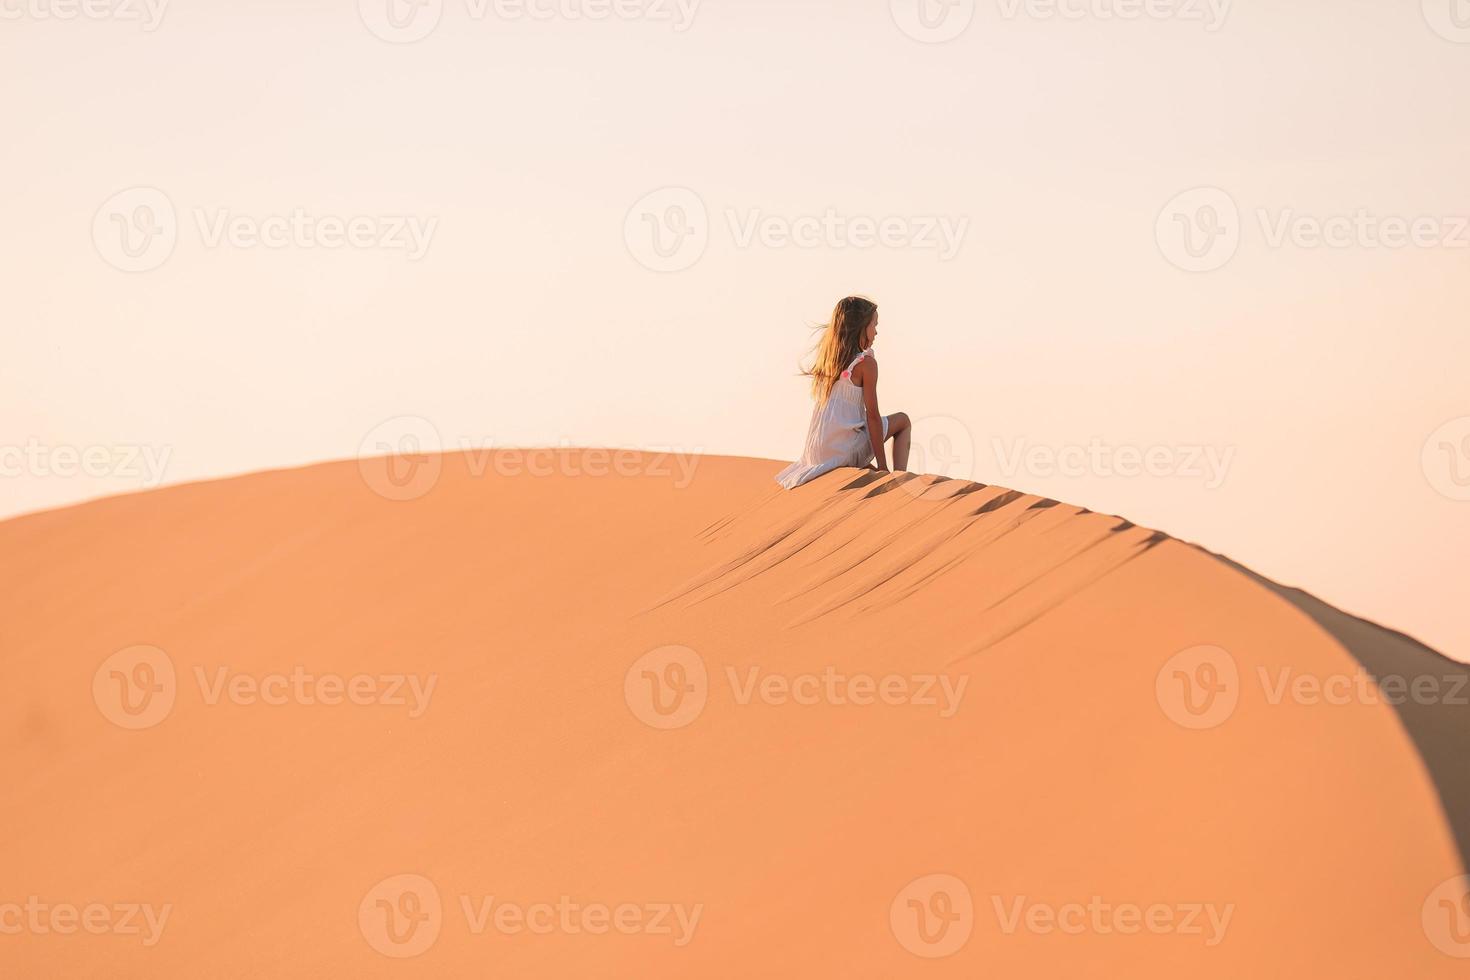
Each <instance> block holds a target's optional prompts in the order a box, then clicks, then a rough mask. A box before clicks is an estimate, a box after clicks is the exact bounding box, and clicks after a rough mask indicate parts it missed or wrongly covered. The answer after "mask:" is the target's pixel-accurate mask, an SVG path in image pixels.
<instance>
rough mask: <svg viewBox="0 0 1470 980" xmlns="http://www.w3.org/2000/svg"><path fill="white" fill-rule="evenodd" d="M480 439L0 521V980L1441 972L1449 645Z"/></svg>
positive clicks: (894, 491) (1158, 562)
mask: <svg viewBox="0 0 1470 980" xmlns="http://www.w3.org/2000/svg"><path fill="white" fill-rule="evenodd" d="M506 461H507V457H506V456H501V457H497V458H495V459H494V460H493V461H487V460H486V459H485V458H484V457H478V458H477V457H474V456H462V455H456V456H447V457H444V458H443V459H442V460H438V459H436V460H434V461H433V465H432V466H431V467H429V468H428V469H424V470H415V469H409V470H407V471H402V470H400V469H398V468H397V466H396V464H397V462H399V461H391V460H378V461H367V462H364V463H362V464H359V463H357V462H347V463H334V464H328V465H323V466H317V467H312V468H309V469H303V470H294V471H285V472H273V473H265V474H258V475H253V476H249V477H244V478H240V479H233V480H226V481H220V482H215V483H206V484H195V485H189V486H180V487H172V488H167V489H164V490H160V491H154V492H150V493H145V494H140V495H134V496H127V497H118V498H112V499H107V500H102V501H98V502H94V503H91V504H87V505H84V506H80V507H75V508H70V509H67V510H62V511H55V512H49V513H43V514H37V515H32V516H28V517H24V518H20V519H16V520H12V521H9V522H6V523H4V524H0V555H3V556H4V560H3V562H0V639H3V643H0V650H3V653H4V657H5V668H6V673H7V676H8V677H9V678H10V683H8V684H6V685H5V686H4V689H3V693H0V705H3V711H0V718H3V719H4V723H5V725H6V743H5V744H6V747H7V752H6V759H7V766H6V772H7V790H8V792H7V794H6V800H7V805H6V806H4V807H3V808H0V868H3V873H0V929H3V930H4V931H3V932H0V975H4V976H6V977H25V978H30V977H50V976H58V977H59V976H65V977H87V976H96V977H149V978H157V977H190V978H193V977H237V976H238V977H246V976H248V977H323V976H355V977H436V978H438V977H459V976H465V977H469V976H475V977H480V976H511V977H531V976H544V977H557V978H560V977H571V976H616V977H659V976H669V977H675V976H677V977H704V976H708V977H748V976H803V977H807V976H842V977H898V976H916V975H928V976H956V977H960V976H963V977H974V976H1036V977H1052V976H1066V977H1114V976H1147V977H1152V976H1158V977H1173V976H1180V975H1185V976H1197V977H1238V976H1243V975H1253V976H1268V977H1277V976H1280V977H1288V976H1289V977H1302V976H1334V977H1364V978H1367V977H1374V978H1377V977H1385V976H1396V977H1397V976H1404V977H1408V976H1413V977H1440V976H1445V977H1449V976H1463V975H1464V971H1465V969H1466V968H1467V967H1466V962H1465V959H1464V958H1465V957H1470V904H1467V903H1466V901H1465V899H1464V894H1465V888H1464V884H1465V883H1464V881H1463V880H1462V879H1461V877H1460V876H1461V875H1462V874H1463V870H1464V869H1463V865H1462V860H1461V851H1462V850H1463V849H1465V848H1466V846H1467V844H1470V835H1467V832H1466V824H1465V816H1466V814H1467V812H1470V789H1467V781H1466V777H1465V776H1464V775H1463V770H1464V766H1463V760H1464V759H1465V758H1466V757H1467V755H1466V750H1467V748H1470V745H1467V732H1470V722H1467V717H1466V711H1467V709H1466V708H1465V707H1463V706H1462V705H1463V704H1464V701H1465V698H1466V697H1470V690H1460V689H1459V685H1461V684H1463V683H1464V678H1465V672H1466V668H1464V667H1463V666H1461V665H1458V664H1455V663H1452V662H1451V661H1448V660H1446V659H1444V658H1442V657H1440V656H1438V655H1437V654H1435V653H1433V652H1432V651H1429V650H1426V649H1425V648H1423V647H1421V646H1419V645H1418V644H1415V643H1414V642H1413V641H1412V640H1409V639H1408V638H1406V637H1402V636H1400V635H1398V634H1394V633H1391V632H1389V631H1387V630H1383V629H1380V628H1378V627H1376V626H1373V625H1372V624H1367V623H1363V622H1362V621H1360V620H1355V619H1353V618H1352V617H1349V616H1347V615H1345V614H1343V613H1341V612H1338V611H1337V610H1334V609H1332V608H1331V607H1329V606H1326V605H1325V604H1323V603H1320V602H1318V601H1317V600H1315V599H1313V598H1311V597H1310V596H1305V595H1302V594H1300V593H1294V592H1292V591H1291V590H1287V589H1283V588H1281V587H1278V586H1275V585H1273V584H1272V583H1269V582H1266V581H1265V580H1263V579H1260V578H1258V577H1256V576H1254V575H1252V574H1250V573H1249V572H1248V571H1246V570H1244V569H1241V568H1239V567H1237V566H1233V565H1231V564H1230V563H1228V562H1226V561H1223V560H1220V559H1218V558H1216V557H1214V556H1211V555H1209V554H1207V553H1205V552H1203V551H1201V550H1199V549H1197V548H1194V547H1192V546H1189V545H1186V544H1184V543H1181V542H1179V541H1176V540H1173V539H1171V538H1169V537H1167V536H1166V535H1163V534H1159V533H1156V532H1154V531H1151V530H1148V529H1145V528H1141V527H1136V526H1133V525H1132V524H1129V523H1128V522H1127V521H1124V520H1121V519H1119V518H1116V517H1110V516H1106V515H1102V514H1096V513H1090V512H1088V511H1085V510H1082V509H1080V508H1078V507H1074V506H1070V505H1067V504H1064V503H1058V502H1056V501H1052V500H1043V499H1038V498H1036V497H1033V496H1028V495H1026V494H1023V493H1019V492H1015V491H1011V490H1007V489H1004V488H999V487H985V486H980V485H977V484H972V483H965V482H961V481H941V480H937V479H935V478H931V477H890V476H879V475H877V474H868V473H862V472H860V471H855V470H847V471H839V472H837V473H833V474H829V475H828V476H826V477H824V478H822V479H821V480H819V481H817V482H816V483H813V484H811V485H808V486H806V487H803V488H801V489H799V490H797V491H793V492H790V493H783V492H780V491H777V490H776V489H775V487H774V486H773V484H772V483H771V475H772V474H773V473H774V472H775V471H776V470H777V469H778V468H779V464H775V463H770V462H764V461H754V460H739V459H725V458H703V459H700V460H698V466H697V468H696V469H695V470H694V471H693V472H692V474H691V478H690V479H688V480H687V481H686V480H681V479H679V478H678V471H677V470H676V469H674V468H672V467H668V466H661V465H660V464H659V461H658V460H656V459H654V458H651V457H647V456H636V457H626V458H625V459H624V462H625V463H627V464H628V465H626V466H622V467H614V468H613V470H612V471H611V472H607V473H606V475H601V476H599V475H593V474H594V473H598V472H604V471H605V470H606V468H605V467H603V468H599V467H598V466H596V465H581V466H580V467H579V468H578V469H577V474H578V475H570V474H569V473H568V472H567V468H566V467H565V466H564V465H561V464H558V466H559V472H560V473H561V475H544V476H537V475H534V472H533V471H530V470H527V469H526V468H525V467H523V466H515V467H509V468H514V469H516V470H517V472H518V475H514V476H507V475H504V472H505V471H506V470H507V469H508V467H506V466H502V465H501V464H502V463H504V462H506ZM422 462H423V461H420V463H422ZM487 462H488V463H489V465H488V466H487ZM512 462H515V461H512ZM579 462H580V463H582V464H588V463H590V462H592V461H590V460H588V459H586V458H583V459H580V460H579ZM390 467H394V469H392V470H390V469H389V468H390ZM557 468H558V467H553V469H557ZM540 472H544V471H540ZM405 473H406V474H407V476H405ZM424 474H427V475H424ZM390 476H392V477H393V479H391V480H390ZM686 484H687V485H686ZM395 496H396V497H401V498H404V499H396V500H395V499H389V498H390V497H395ZM1365 669H1366V670H1368V671H1371V672H1372V675H1373V676H1375V677H1377V678H1380V679H1381V683H1375V682H1373V681H1372V680H1369V679H1367V677H1366V676H1365V675H1364V674H1363V671H1364V670H1365ZM1396 678H1397V679H1396ZM1400 682H1402V684H1403V685H1404V696H1403V697H1402V698H1400V697H1398V696H1396V692H1397V691H1398V686H1397V685H1398V684H1399V683H1400ZM1431 688H1432V690H1431ZM1395 700H1397V701H1402V702H1403V703H1401V704H1391V703H1389V702H1390V701H1395Z"/></svg>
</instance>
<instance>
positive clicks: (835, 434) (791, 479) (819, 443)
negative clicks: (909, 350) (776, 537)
mask: <svg viewBox="0 0 1470 980" xmlns="http://www.w3.org/2000/svg"><path fill="white" fill-rule="evenodd" d="M872 353H873V351H872V348H869V349H868V350H865V351H863V352H862V353H861V354H859V355H858V356H857V357H856V358H855V359H854V360H853V362H852V363H851V364H849V365H848V366H847V370H846V371H843V372H842V377H840V378H838V379H837V383H836V384H834V385H833V386H832V393H831V394H830V395H828V396H827V400H826V401H825V402H823V403H822V404H820V405H818V406H816V407H815V408H814V409H812V423H811V427H810V428H809V429H808V430H807V434H806V448H805V449H803V450H802V452H801V459H799V460H797V461H796V462H794V463H792V464H791V465H790V466H788V467H786V468H785V469H784V470H782V471H781V472H780V473H778V474H777V475H776V482H777V483H779V484H781V486H783V487H785V488H786V489H787V490H792V489H794V488H796V487H799V486H801V485H802V484H803V483H806V482H808V481H809V480H815V479H816V478H817V477H819V476H821V475H822V474H823V473H830V472H831V471H832V470H835V469H837V468H838V467H841V466H867V465H868V464H869V463H871V462H872V461H873V444H872V442H871V441H869V439H868V412H867V409H866V408H864V407H863V389H862V388H860V387H858V386H857V385H856V384H854V383H853V380H852V369H853V368H855V367H857V365H858V362H859V361H861V360H862V359H863V358H865V357H869V356H871V355H872ZM883 438H884V439H885V440H886V439H887V438H888V416H886V415H885V416H883Z"/></svg>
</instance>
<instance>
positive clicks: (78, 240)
mask: <svg viewBox="0 0 1470 980" xmlns="http://www.w3.org/2000/svg"><path fill="white" fill-rule="evenodd" d="M918 2H919V0H894V2H892V3H890V2H888V0H863V2H855V0H781V2H768V0H704V2H698V3H696V2H693V0H684V2H683V3H682V4H680V3H679V2H676V0H603V2H601V3H599V0H589V2H583V3H579V2H577V0H554V2H553V0H525V2H522V3H516V2H511V0H503V2H499V3H496V2H494V0H485V2H482V0H425V2H424V3H423V4H422V5H420V6H413V5H410V4H408V3H407V2H406V0H362V2H360V3H359V2H356V0H334V2H331V3H327V2H317V0H296V2H291V3H284V2H251V3H248V4H247V3H236V4H226V3H223V2H220V0H175V2H165V0H152V3H151V5H150V4H149V3H145V2H143V0H88V5H87V6H86V8H82V7H81V6H80V5H79V3H78V2H77V0H0V16H3V18H4V21H3V23H0V80H3V81H4V83H5V90H6V91H7V92H8V93H10V96H9V97H8V98H7V99H6V101H5V106H4V108H3V109H0V114H3V122H4V130H5V132H6V134H7V140H8V146H9V147H10V152H9V153H8V154H7V155H6V161H5V168H6V171H7V176H8V179H7V180H5V181H4V182H3V184H0V201H3V206H4V214H5V215H6V217H7V220H6V222H5V225H4V229H3V231H0V259H3V267H4V268H5V270H6V275H7V278H6V289H5V304H4V311H5V316H4V318H3V329H4V339H5V346H4V351H5V356H4V357H3V358H0V516H3V515H13V514H19V513H23V512H27V511H32V510H36V509H41V508H49V507H55V506H60V505H64V504H68V503H72V502H76V501H80V500H85V499H89V498H92V497H96V496H99V495H103V494H109V493H115V492H123V491H128V490H134V489H138V488H140V487H143V486H145V485H149V484H151V483H153V482H156V481H158V480H161V481H163V482H166V483H176V482H182V481H189V480H197V479H201V478H208V477H215V476H221V475H228V474H235V473H243V472H249V471H253V470H259V469H263V468H273V467H280V466H289V465H299V464H305V463H311V462H316V461H320V460H324V459H333V458H343V457H351V456H353V455H355V454H357V452H358V451H359V447H360V446H362V445H363V443H364V440H365V439H368V438H369V436H370V435H371V434H373V433H375V431H378V430H379V427H380V426H381V425H382V424H383V423H385V422H388V421H389V420H392V419H396V418H399V417H402V416H412V417H415V418H419V419H424V420H427V421H428V422H429V424H431V425H432V427H433V429H432V431H433V432H435V433H437V436H438V439H439V441H440V442H441V444H442V445H444V446H445V447H447V448H459V447H461V446H464V445H471V446H484V445H613V446H643V447H674V448H677V449H680V450H682V451H686V452H694V451H699V452H707V453H720V454H730V455H746V456H760V457H768V458H771V459H791V458H793V456H794V455H795V454H797V453H798V452H799V451H800V448H801V443H802V436H803V433H804V430H805V426H806V423H807V416H808V412H809V405H808V402H807V400H806V390H805V386H804V384H803V382H802V381H801V380H800V379H799V378H797V377H796V376H795V367H796V364H797V361H798V359H799V358H800V357H801V356H802V355H803V354H804V353H805V352H806V350H807V349H808V347H809V345H810V341H811V335H810V333H809V331H808V326H809V325H810V324H811V323H813V322H815V321H817V320H820V319H822V318H823V317H825V316H826V314H827V313H828V312H829V311H830V309H831V307H832V305H833V303H834V302H835V301H836V300H837V299H839V298H840V297H841V296H842V295H844V294H846V293H849V292H861V293H864V294H867V295H869V296H872V297H873V298H874V299H876V300H877V301H878V303H879V304H880V306H881V308H882V310H883V319H882V328H881V336H880V338H879V342H878V354H879V360H880V363H881V365H882V383H881V386H880V397H881V402H882V408H883V411H884V412H892V411H906V412H908V413H909V415H910V416H911V417H912V418H913V419H914V420H915V422H916V426H917V430H916V431H917V441H916V445H917V454H916V459H915V462H916V463H920V461H928V462H929V463H930V464H931V465H929V466H927V467H925V468H928V469H932V470H936V471H942V472H947V473H949V474H950V475H954V476H965V477H970V478H974V479H978V480H982V481H984V482H994V483H1000V484H1006V485H1009V486H1015V487H1017V488H1020V489H1024V490H1027V491H1031V492H1036V493H1044V494H1048V495H1051V496H1055V497H1057V498H1059V499H1063V500H1066V501H1069V502H1072V503H1076V504H1080V505H1085V506H1089V507H1092V508H1093V509H1096V510H1101V511H1107V512H1112V513H1119V514H1122V515H1125V516H1127V517H1129V518H1130V519H1132V520H1135V521H1137V522H1138V523H1141V524H1145V525H1148V526H1151V527H1156V528H1160V529H1162V530H1165V531H1168V532H1170V533H1171V534H1174V535H1176V536H1178V537H1181V538H1184V539H1186V540H1190V541H1195V542H1198V543H1200V544H1203V545H1205V546H1207V547H1209V548H1211V549H1212V550H1216V551H1220V552H1224V553H1226V554H1228V555H1230V556H1231V557H1233V558H1235V559H1237V560H1239V561H1241V562H1243V563H1245V564H1247V565H1249V566H1251V567H1253V568H1255V569H1256V570H1258V571H1260V572H1261V573H1262V574H1265V575H1267V576H1269V577H1272V578H1275V579H1278V580H1280V581H1283V582H1285V583H1287V584H1291V585H1297V586H1300V587H1303V588H1306V589H1308V590H1309V591H1312V592H1314V593H1316V594H1317V595H1319V596H1321V597H1322V598H1324V599H1326V600H1327V601H1329V602H1331V603H1333V604H1335V605H1338V606H1340V607H1342V608H1344V609H1347V610H1348V611H1350V612H1354V613H1357V614H1359V615H1363V616H1367V617H1369V618H1372V619H1376V620H1378V621H1380V622H1382V623H1384V624H1385V625H1388V626H1391V627H1394V628H1396V629H1401V630H1404V631H1406V632H1408V633H1410V634H1413V635H1415V636H1416V637H1418V638H1419V639H1421V640H1423V641H1425V642H1427V643H1429V644H1430V645H1432V646H1436V647H1438V648H1439V649H1441V650H1444V651H1445V652H1447V653H1450V654H1452V655H1455V656H1457V657H1460V658H1462V659H1470V622H1467V620H1466V617H1465V616H1464V615H1463V613H1462V612H1461V610H1462V609H1463V606H1464V598H1465V592H1466V584H1467V581H1470V576H1467V574H1466V572H1465V556H1466V555H1467V554H1470V499H1466V498H1470V383H1467V375H1466V368H1467V365H1470V331H1467V329H1466V326H1467V325H1466V312H1465V311H1466V310H1467V309H1470V227H1467V224H1466V218H1467V216H1470V198H1467V197H1466V195H1465V186H1466V184H1465V174H1466V173H1467V172H1470V131H1467V129H1466V128H1465V126H1464V125H1463V123H1464V93H1465V92H1466V91H1467V90H1470V6H1467V4H1466V3H1465V2H1464V0H1443V2H1441V0H1424V2H1423V4H1422V7H1421V5H1420V4H1419V3H1417V2H1405V3H1395V4H1388V3H1381V2H1376V3H1371V2H1366V0H1363V2H1358V0H1330V2H1329V0H1302V2H1298V3H1293V4H1279V3H1278V4H1249V5H1246V4H1240V5H1238V6H1237V5H1234V4H1228V3H1224V2H1223V0H1215V2H1214V3H1210V2H1208V0H1150V2H1149V3H1146V4H1145V3H1143V2H1142V0H1135V2H1130V0H1066V2H1063V3H1061V4H1060V5H1057V4H1055V3H1053V4H1047V3H1045V2H1043V0H1032V2H1023V0H991V2H989V3H986V2H980V3H967V2H966V0H957V2H955V3H954V4H952V5H945V4H941V3H939V2H937V0H924V3H925V6H924V8H923V9H919V8H918V7H917V6H916V5H917V3H918ZM390 3H392V4H394V6H392V7H390V6H389V4H390ZM1059 10H1060V11H1065V15H1063V14H1062V13H1056V11H1059ZM598 13H605V14H607V16H603V17H597V16H594V15H595V14H598ZM1049 13H1051V14H1052V15H1051V16H1048V14H1049ZM67 14H73V15H75V16H72V17H66V16H65V15H67ZM1462 25H1463V26H1462ZM943 38H948V39H947V40H941V39H943ZM1181 195H1182V196H1181ZM354 219H356V220H354ZM655 232H657V233H658V236H659V237H658V238H657V239H655V238H654V233H655ZM145 233H146V234H145ZM1186 234H1187V237H1186ZM262 237H264V238H266V239H268V240H270V241H272V242H273V243H274V244H273V245H271V246H266V245H262V244H260V243H259V242H260V239H261V238H262ZM349 239H350V240H349ZM127 270H132V271H127ZM1189 270H1194V271H1189ZM413 424H414V425H417V424H418V423H413ZM395 426H398V427H401V426H402V423H390V424H389V426H388V431H390V432H391V431H393V430H394V427H395ZM1144 459H1147V460H1148V461H1149V462H1148V466H1147V467H1146V468H1145V467H1142V464H1141V462H1140V461H1141V460H1144ZM85 460H89V461H90V462H87V463H86V465H85V466H84V465H83V462H82V461H85ZM1140 468H1143V469H1146V470H1148V471H1149V472H1141V473H1140V472H1135V471H1136V470H1138V469H1140ZM74 470H90V471H91V472H90V473H87V472H76V473H73V472H72V471H74ZM57 471H61V472H60V474H59V473H58V472H57ZM66 474H70V475H66Z"/></svg>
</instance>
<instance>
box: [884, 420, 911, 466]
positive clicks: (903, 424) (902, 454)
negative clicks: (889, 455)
mask: <svg viewBox="0 0 1470 980" xmlns="http://www.w3.org/2000/svg"><path fill="white" fill-rule="evenodd" d="M888 438H890V439H892V440H893V471H894V472H895V473H901V472H903V471H905V470H907V469H908V468H909V446H910V444H911V443H912V442H913V438H914V427H913V423H911V422H910V421H909V417H908V416H907V415H905V414H904V413H902V412H895V413H894V414H893V415H890V416H888Z"/></svg>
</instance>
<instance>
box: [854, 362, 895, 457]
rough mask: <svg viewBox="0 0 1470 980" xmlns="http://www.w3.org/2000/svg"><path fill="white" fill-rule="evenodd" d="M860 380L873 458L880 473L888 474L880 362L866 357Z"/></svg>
mask: <svg viewBox="0 0 1470 980" xmlns="http://www.w3.org/2000/svg"><path fill="white" fill-rule="evenodd" d="M857 376H858V380H859V381H861V382H862V383H863V407H864V408H865V409H867V413H868V441H869V442H871V443H872V444H873V458H874V459H875V460H877V462H878V471H879V472H881V473H886V472H888V457H887V456H886V455H885V454H884V452H883V415H882V414H881V413H880V412H879V411H878V360H877V358H875V357H871V356H869V357H865V358H863V360H862V363H861V364H859V365H858V366H857Z"/></svg>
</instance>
